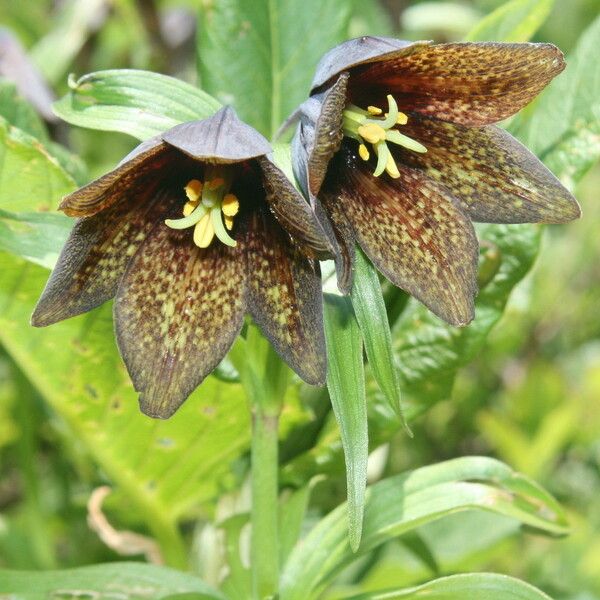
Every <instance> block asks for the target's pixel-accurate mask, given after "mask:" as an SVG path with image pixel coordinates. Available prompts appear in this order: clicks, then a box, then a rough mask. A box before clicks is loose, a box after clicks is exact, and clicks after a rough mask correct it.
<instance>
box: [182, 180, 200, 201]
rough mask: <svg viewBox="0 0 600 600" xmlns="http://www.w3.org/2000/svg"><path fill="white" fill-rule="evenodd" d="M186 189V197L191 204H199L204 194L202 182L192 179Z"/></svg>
mask: <svg viewBox="0 0 600 600" xmlns="http://www.w3.org/2000/svg"><path fill="white" fill-rule="evenodd" d="M184 189H185V195H186V196H187V197H188V200H189V201H190V202H198V199H199V198H200V195H201V194H202V182H201V181H199V180H198V179H192V180H191V181H188V184H187V185H186V186H185V188H184Z"/></svg>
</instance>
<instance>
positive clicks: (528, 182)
mask: <svg viewBox="0 0 600 600" xmlns="http://www.w3.org/2000/svg"><path fill="white" fill-rule="evenodd" d="M402 132H403V133H406V134H407V135H409V136H410V137H411V138H413V139H415V140H419V142H421V143H422V144H424V145H425V146H426V147H427V152H426V153H424V154H418V153H416V152H411V151H409V150H405V149H404V148H400V147H394V148H393V149H392V152H393V154H394V156H395V158H396V160H397V161H398V162H401V163H403V164H405V165H408V166H410V167H414V168H417V169H420V170H422V171H423V172H424V174H426V175H427V176H429V177H431V178H432V179H434V180H435V181H437V182H438V183H439V184H440V185H443V186H445V187H446V188H447V189H448V190H449V191H450V192H451V194H452V195H453V196H454V197H455V198H457V199H458V201H459V202H460V206H461V208H462V209H464V210H463V212H465V213H466V214H468V215H469V217H471V219H473V220H475V221H480V222H485V223H565V222H567V221H571V220H573V219H576V218H577V217H579V216H580V209H579V205H578V204H577V201H576V200H575V198H574V197H573V196H572V195H571V194H570V193H569V191H568V190H567V189H566V188H565V187H563V186H562V185H561V183H560V181H558V179H556V177H554V175H553V174H552V173H551V172H550V171H549V170H548V169H547V168H546V167H545V166H544V165H543V164H542V163H541V162H540V161H539V160H538V159H537V158H536V157H535V156H534V155H533V154H532V153H531V152H529V150H527V148H525V147H524V146H523V145H522V144H520V143H519V142H518V141H517V140H515V139H514V138H513V137H512V136H511V135H510V134H508V133H506V132H505V131H503V130H502V129H499V128H498V127H495V126H487V127H476V128H472V127H465V126H462V125H455V124H452V123H445V122H443V121H437V120H435V119H429V118H427V117H418V116H417V115H413V116H411V118H409V120H408V124H407V125H404V126H403V127H402Z"/></svg>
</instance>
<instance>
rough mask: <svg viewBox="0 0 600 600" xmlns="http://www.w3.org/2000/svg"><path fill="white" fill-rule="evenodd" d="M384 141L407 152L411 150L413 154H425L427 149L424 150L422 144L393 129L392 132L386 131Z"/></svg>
mask: <svg viewBox="0 0 600 600" xmlns="http://www.w3.org/2000/svg"><path fill="white" fill-rule="evenodd" d="M385 139H386V140H387V141H388V142H392V143H393V144H398V146H403V147H404V148H406V149H407V150H412V151H413V152H419V153H421V154H424V153H425V152H427V148H425V146H423V144H420V143H419V142H417V140H413V139H412V138H410V137H408V136H407V135H404V134H402V133H400V132H399V131H397V130H395V129H393V130H392V131H387V132H386V135H385Z"/></svg>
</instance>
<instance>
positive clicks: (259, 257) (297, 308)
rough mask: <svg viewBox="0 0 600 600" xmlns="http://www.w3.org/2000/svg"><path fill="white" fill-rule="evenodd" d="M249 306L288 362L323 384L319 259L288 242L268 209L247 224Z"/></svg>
mask: <svg viewBox="0 0 600 600" xmlns="http://www.w3.org/2000/svg"><path fill="white" fill-rule="evenodd" d="M246 235H247V264H248V267H247V268H248V273H249V285H248V311H249V313H250V314H251V315H252V317H253V319H254V320H255V321H256V323H257V324H258V326H259V327H260V328H261V329H262V331H263V333H264V334H265V336H266V337H267V339H268V340H269V341H270V342H271V344H273V347H274V348H275V350H277V352H278V353H279V355H280V356H281V357H282V358H283V360H285V361H286V362H287V363H288V365H289V366H290V367H291V368H292V369H294V371H296V373H298V375H300V377H302V379H304V381H306V382H307V383H310V384H313V385H324V383H325V374H326V358H325V337H324V332H323V306H322V295H321V277H320V273H319V267H318V263H316V262H315V261H311V260H309V259H307V258H306V257H305V256H303V255H302V254H301V253H300V251H299V250H298V249H297V248H295V247H294V246H293V245H292V244H290V242H289V239H288V238H287V235H286V234H285V232H284V231H283V230H282V229H281V227H280V226H279V225H278V224H277V223H276V222H275V220H274V219H273V217H272V216H271V215H270V214H269V213H268V212H267V211H266V210H264V209H263V210H260V209H259V210H257V211H256V212H254V214H252V215H250V217H249V221H248V225H247V234H246Z"/></svg>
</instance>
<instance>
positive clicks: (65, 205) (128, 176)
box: [59, 138, 177, 217]
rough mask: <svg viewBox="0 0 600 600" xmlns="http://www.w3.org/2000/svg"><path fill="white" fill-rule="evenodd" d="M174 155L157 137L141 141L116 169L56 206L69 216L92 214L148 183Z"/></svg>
mask: <svg viewBox="0 0 600 600" xmlns="http://www.w3.org/2000/svg"><path fill="white" fill-rule="evenodd" d="M176 158H177V152H176V151H175V150H173V149H171V148H169V147H168V146H167V145H166V144H165V143H163V142H162V141H160V140H159V139H157V138H153V139H152V140H150V141H146V142H143V143H142V144H140V145H139V146H138V147H137V148H135V149H134V150H133V151H132V152H131V153H130V154H128V155H127V156H126V157H125V159H124V160H123V161H121V163H120V164H119V166H118V167H117V168H116V169H113V170H112V171H110V173H107V174H106V175H103V176H102V177H100V178H99V179H95V180H94V181H92V182H91V183H88V184H87V185H84V186H83V187H81V188H79V189H78V190H76V191H74V192H73V193H72V194H69V195H68V196H65V197H64V198H63V200H62V202H61V204H60V207H59V208H60V210H62V211H64V213H65V214H67V215H69V216H70V217H91V216H92V215H95V214H96V213H98V212H100V211H101V210H104V209H106V208H108V207H109V206H112V205H113V204H114V203H115V202H117V201H118V200H120V199H122V198H123V196H124V195H125V194H126V193H129V192H135V191H136V188H138V187H139V188H142V187H144V186H146V185H148V182H149V180H151V179H152V178H153V177H154V178H155V177H156V176H157V175H158V174H159V173H161V172H164V170H165V169H168V167H169V165H170V164H171V163H172V162H173V161H174V160H175V159H176Z"/></svg>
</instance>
